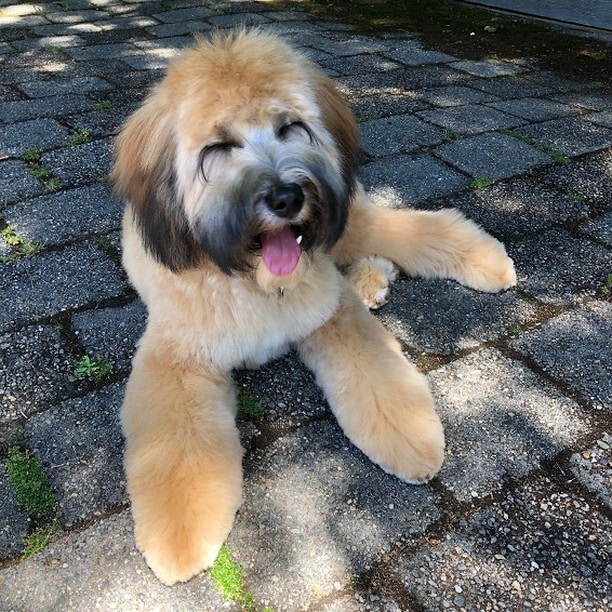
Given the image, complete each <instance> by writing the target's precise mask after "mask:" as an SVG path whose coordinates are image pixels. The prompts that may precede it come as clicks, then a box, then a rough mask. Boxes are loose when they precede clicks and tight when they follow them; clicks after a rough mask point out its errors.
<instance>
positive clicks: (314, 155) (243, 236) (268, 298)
mask: <svg viewBox="0 0 612 612" xmlns="http://www.w3.org/2000/svg"><path fill="white" fill-rule="evenodd" d="M358 148H359V135H358V129H357V126H356V122H355V119H354V117H353V115H352V114H351V112H350V111H349V109H348V106H347V104H346V102H345V100H344V99H343V97H342V95H341V94H340V93H339V91H338V90H337V89H336V87H335V86H334V84H333V82H332V81H331V80H330V79H329V78H328V77H327V76H326V75H325V74H324V73H323V72H322V71H321V70H320V69H319V68H317V67H316V66H315V65H314V64H313V63H311V62H310V61H309V60H308V59H306V58H305V57H304V56H303V55H301V54H300V53H299V52H297V51H296V50H294V49H292V48H291V47H290V46H288V45H286V44H285V43H284V42H282V41H281V40H280V39H279V38H277V37H275V36H274V35H271V34H268V33H265V32H263V31H259V30H240V31H237V32H233V33H231V34H229V35H221V34H216V35H214V36H213V37H212V39H211V40H208V41H205V40H198V41H197V43H196V44H195V46H193V47H192V48H189V49H186V50H185V51H183V52H182V53H181V55H180V56H179V57H178V58H177V59H176V60H175V61H173V62H172V63H171V64H170V66H169V68H168V70H167V73H166V75H165V77H164V78H163V80H162V81H161V83H159V84H158V85H157V86H155V87H154V89H152V91H151V93H150V94H149V96H148V97H147V98H146V100H145V101H144V103H143V104H142V106H141V107H140V108H139V109H138V110H136V111H135V112H134V113H133V115H132V116H131V117H130V118H128V120H127V122H126V123H125V125H124V126H123V128H122V130H121V132H120V134H119V135H118V137H117V140H116V150H115V163H114V168H113V172H112V178H113V181H114V188H115V191H116V194H117V195H118V196H119V197H120V198H122V199H123V200H124V201H125V202H126V209H125V215H124V219H123V234H122V246H123V264H124V267H125V269H126V271H127V274H128V276H129V278H130V281H131V283H132V284H133V286H134V287H135V289H136V290H137V292H138V293H139V295H140V296H141V298H142V299H143V301H144V302H145V303H146V306H147V310H148V321H147V326H146V330H145V332H144V335H143V336H142V338H141V339H140V342H139V344H138V348H137V351H136V353H135V356H134V359H133V365H132V371H131V374H130V376H129V379H128V383H127V388H126V392H125V399H124V403H123V406H122V410H121V422H122V427H123V432H124V435H125V438H126V450H125V459H124V466H125V473H126V480H127V489H128V492H129V495H130V499H131V508H132V514H133V519H134V524H135V537H136V542H137V546H138V548H139V550H140V551H141V552H142V554H143V555H144V557H145V559H146V561H147V563H148V565H149V566H150V568H151V569H152V570H153V572H154V573H155V574H156V575H157V577H158V578H159V579H160V580H161V581H162V582H163V583H166V584H173V583H175V582H178V581H186V580H188V579H189V578H191V577H192V576H194V575H195V574H196V573H198V572H199V571H200V570H202V569H205V568H207V567H210V566H211V565H212V563H213V562H214V560H215V558H216V556H217V553H218V552H219V549H220V547H221V545H222V544H223V542H224V540H225V539H226V537H227V535H228V533H229V531H230V529H231V527H232V523H233V520H234V516H235V514H236V511H237V509H238V507H239V506H240V503H241V487H242V467H241V461H242V455H243V450H242V448H241V445H240V441H239V436H238V431H237V428H236V425H235V414H236V397H235V392H234V389H233V387H232V379H231V371H232V369H234V368H239V367H244V366H247V367H256V366H258V365H260V364H263V363H264V362H266V361H268V360H270V359H274V358H275V357H278V356H280V355H281V354H282V353H283V352H284V351H286V350H288V349H289V348H290V347H292V348H294V349H296V350H297V352H298V354H299V356H300V357H301V359H302V360H303V362H304V363H305V364H306V365H307V366H308V367H309V368H310V369H311V370H312V371H313V372H314V374H315V376H316V379H317V382H318V384H319V385H320V386H321V388H322V389H323V391H324V393H325V397H326V399H327V402H328V403H329V406H330V408H331V410H332V412H333V414H334V415H335V417H336V418H337V420H338V423H339V424H340V426H341V428H342V430H343V431H344V433H345V434H346V436H347V437H348V438H349V439H350V440H351V441H352V442H353V443H354V444H355V445H356V446H357V447H358V448H359V449H361V451H363V452H364V453H365V454H366V455H367V456H368V457H369V458H370V459H371V460H372V461H373V462H374V463H376V464H378V465H379V466H380V467H381V468H382V469H383V470H385V471H386V472H389V473H391V474H394V475H395V476H397V477H398V478H399V479H401V480H403V481H405V482H407V483H422V482H426V481H428V480H430V479H431V478H432V477H433V476H434V475H435V474H436V472H437V471H438V470H439V469H440V466H441V464H442V461H443V456H444V433H443V429H442V426H441V423H440V420H439V418H438V416H437V414H436V412H435V410H434V406H433V401H432V397H431V394H430V391H429V389H428V386H427V383H426V379H425V377H424V376H423V375H422V374H420V373H419V372H418V371H417V370H416V368H415V367H414V366H413V365H412V364H411V363H410V362H409V361H408V360H407V359H406V358H405V356H404V355H403V353H402V350H401V348H400V346H399V343H398V342H397V341H396V339H395V338H394V337H393V336H392V335H391V334H390V333H389V332H387V331H386V330H385V329H384V327H383V326H382V325H381V323H380V322H379V321H378V320H377V319H376V318H375V317H374V316H373V315H372V314H371V313H370V312H369V309H368V307H367V306H370V307H377V306H380V305H381V304H382V303H384V302H385V301H386V299H387V298H388V291H389V288H388V285H389V282H390V281H391V280H392V279H393V276H394V274H395V266H398V267H399V268H400V269H401V270H403V271H404V272H405V273H407V274H408V275H420V276H424V277H429V278H433V277H445V278H451V279H455V280H457V281H459V282H460V283H463V284H465V285H467V286H469V287H473V288H475V289H478V290H481V291H487V292H497V291H500V290H503V289H506V288H508V287H510V286H512V285H513V284H515V282H516V275H515V272H514V267H513V263H512V260H511V259H510V258H509V257H508V255H507V254H506V251H505V249H504V247H503V245H502V244H501V243H500V242H498V241H497V240H496V239H494V238H493V237H491V236H489V235H488V234H486V233H485V232H484V231H483V230H482V229H480V228H479V227H478V226H477V225H475V224H474V223H472V222H471V221H469V220H467V219H465V218H464V217H463V216H462V215H461V214H460V213H459V212H458V211H456V210H452V209H448V210H441V211H435V212H431V211H418V210H410V209H401V210H400V209H391V208H385V207H378V206H375V205H373V203H372V202H371V201H370V200H369V199H368V196H367V195H366V193H365V191H364V189H363V187H362V186H361V184H360V183H359V182H358V180H357V178H356V170H357V165H358ZM364 302H365V305H364Z"/></svg>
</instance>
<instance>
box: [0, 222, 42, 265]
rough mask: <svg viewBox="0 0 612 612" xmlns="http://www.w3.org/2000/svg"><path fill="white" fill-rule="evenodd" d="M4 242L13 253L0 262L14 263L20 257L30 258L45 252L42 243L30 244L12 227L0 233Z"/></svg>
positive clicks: (0, 259)
mask: <svg viewBox="0 0 612 612" xmlns="http://www.w3.org/2000/svg"><path fill="white" fill-rule="evenodd" d="M0 234H1V236H2V240H4V242H5V243H6V244H7V245H8V246H10V247H11V253H10V255H8V256H5V257H2V258H0V261H2V262H7V261H14V260H15V259H19V258H20V257H29V256H30V255H36V253H40V252H41V251H42V250H44V248H45V247H44V245H43V244H42V243H40V242H29V241H28V240H25V239H24V238H23V237H22V236H20V235H19V234H18V233H17V232H16V231H15V230H14V229H13V228H12V227H10V226H8V227H5V228H4V229H3V230H2V232H1V233H0Z"/></svg>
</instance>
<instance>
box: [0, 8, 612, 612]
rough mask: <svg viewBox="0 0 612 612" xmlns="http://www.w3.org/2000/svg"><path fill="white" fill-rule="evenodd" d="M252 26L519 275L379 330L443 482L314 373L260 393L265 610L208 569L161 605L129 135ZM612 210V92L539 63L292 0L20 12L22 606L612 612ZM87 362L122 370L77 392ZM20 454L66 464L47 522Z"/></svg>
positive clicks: (10, 594)
mask: <svg viewBox="0 0 612 612" xmlns="http://www.w3.org/2000/svg"><path fill="white" fill-rule="evenodd" d="M237 23H248V24H258V25H261V26H263V27H265V28H268V29H270V30H271V31H273V32H277V33H278V34H279V35H280V36H282V37H284V38H286V39H287V40H288V41H291V42H292V43H293V44H294V45H296V46H297V47H298V48H300V49H302V50H303V51H304V52H305V53H306V54H308V55H309V56H310V57H311V58H312V59H313V60H315V61H317V62H319V63H320V65H322V66H323V68H324V69H325V70H326V71H327V72H328V73H329V74H330V75H331V76H333V77H334V78H335V79H336V80H337V82H338V84H339V86H340V88H341V89H342V90H343V91H344V92H345V93H346V95H347V96H348V97H349V99H350V101H351V104H352V106H353V108H354V111H355V113H356V115H357V117H358V119H359V121H360V123H361V130H362V135H363V152H362V168H361V177H362V179H363V181H364V183H365V184H366V186H367V187H368V188H369V189H370V190H371V192H372V194H373V197H374V199H375V200H376V201H380V202H387V203H391V204H392V205H395V206H408V205H410V206H415V207H422V208H430V209H436V208H440V207H449V206H454V207H457V208H459V209H461V210H462V211H464V212H465V213H466V214H467V215H468V216H470V217H471V218H473V219H475V220H476V221H477V222H479V223H480V224H482V225H483V226H484V227H485V228H486V229H487V230H489V231H490V232H491V233H493V234H494V235H495V236H497V237H498V238H500V239H501V240H503V241H504V242H505V243H506V244H507V247H508V250H509V252H510V254H511V255H512V257H513V258H514V260H515V262H516V265H517V269H518V276H519V285H518V287H516V288H515V289H513V290H511V291H508V292H505V293H503V294H500V295H489V294H481V293H478V292H475V291H472V290H469V289H466V288H464V287H462V286H459V285H458V284H456V283H453V282H450V281H425V280H419V279H409V278H401V279H400V280H399V281H398V282H397V283H396V284H395V286H394V288H393V296H392V300H391V302H390V303H389V304H388V305H387V306H386V307H385V308H383V309H382V310H381V311H380V313H379V315H378V316H380V318H381V320H382V321H383V322H384V324H385V325H386V326H387V327H388V328H389V329H391V330H392V331H393V332H394V333H395V334H396V335H397V336H398V337H399V338H400V340H401V341H402V342H403V345H404V347H405V350H406V352H407V353H408V354H409V355H410V356H411V357H412V358H413V359H414V360H415V361H416V363H417V364H418V365H419V367H421V369H422V370H423V371H426V372H427V374H428V377H429V380H430V383H431V386H432V389H433V391H434V394H435V396H436V398H437V403H438V407H439V411H440V414H441V417H442V419H443V421H444V424H445V427H446V431H447V439H448V455H447V459H446V463H445V465H444V467H443V469H442V471H441V473H440V475H439V476H438V477H437V478H436V479H435V480H434V481H433V482H432V483H431V484H429V485H427V486H422V487H413V486H409V485H406V484H403V483H401V482H399V481H397V480H396V479H394V478H393V477H391V476H388V475H386V474H384V473H383V472H382V471H381V470H379V469H378V468H376V467H375V466H373V465H372V464H370V463H369V461H367V460H366V459H365V458H364V457H363V456H362V455H361V454H360V452H359V451H357V450H356V449H355V448H353V447H352V446H351V445H350V444H349V443H348V442H347V440H346V439H345V438H344V437H343V435H342V433H341V431H340V430H339V428H338V427H337V426H336V424H335V422H334V420H333V419H332V418H331V416H330V414H329V413H328V410H327V408H326V406H325V402H324V400H323V399H322V396H321V394H320V392H319V391H318V389H317V388H316V387H315V385H314V384H313V380H312V378H311V375H310V374H309V373H308V372H307V371H306V370H305V368H304V367H303V366H302V365H301V364H300V363H299V361H298V360H297V359H296V358H295V356H294V355H288V356H286V357H284V358H282V359H280V360H279V361H276V362H274V363H272V364H269V365H268V366H266V367H264V368H263V369H262V370H260V371H249V372H239V373H237V375H236V379H237V384H238V387H239V389H240V391H241V392H242V393H244V394H245V395H247V396H251V397H253V398H255V399H256V400H257V401H258V402H259V404H260V405H261V407H263V409H264V412H263V416H260V417H256V418H254V419H249V418H248V417H246V416H240V417H239V424H240V429H241V433H242V438H243V442H244V444H245V446H246V448H247V454H246V458H245V471H246V477H245V481H246V482H245V501H244V504H243V506H242V508H241V510H240V512H239V514H238V517H237V520H236V524H235V528H234V530H233V531H232V533H231V536H230V538H229V542H228V544H229V548H230V550H231V554H232V556H233V559H234V561H235V562H236V563H237V564H240V565H241V566H242V567H243V568H244V575H245V582H244V587H243V588H244V590H245V592H246V591H248V593H249V594H250V596H251V597H252V599H249V600H248V601H249V602H250V603H247V604H244V603H243V604H240V603H235V602H234V603H232V602H231V601H228V600H226V599H224V598H223V595H222V593H221V591H220V590H219V588H218V587H217V586H216V585H215V583H214V582H213V580H212V579H211V577H210V575H209V574H208V573H203V574H201V575H199V576H197V577H196V578H194V579H193V580H191V581H190V582H189V583H187V584H184V585H179V586H175V587H171V588H169V587H164V586H162V585H160V584H159V583H158V582H157V581H156V580H155V579H154V577H153V576H152V574H151V573H150V572H149V570H148V569H147V567H146V565H145V564H144V562H143V560H142V558H141V557H140V555H139V554H138V553H137V551H136V549H135V546H134V540H133V533H132V524H131V518H130V515H129V509H128V500H127V497H126V492H125V488H124V484H125V483H124V481H123V474H122V469H121V453H122V445H123V441H122V438H121V433H120V428H119V423H118V409H119V406H120V403H121V397H122V392H123V388H124V384H125V379H126V376H127V374H128V372H129V367H130V365H129V362H130V357H131V355H132V351H133V347H134V344H135V342H136V340H137V339H138V337H139V334H140V333H141V331H142V329H143V322H144V319H145V312H144V309H143V306H142V304H141V303H140V302H139V301H138V299H137V298H136V296H135V294H134V292H133V291H132V290H131V289H130V287H129V286H128V283H127V282H126V278H125V276H124V274H123V272H122V270H121V267H120V263H119V259H120V255H119V249H120V246H119V224H120V215H121V206H120V204H118V203H117V202H115V201H113V200H112V199H111V197H110V195H109V188H108V185H107V184H106V181H105V179H106V176H107V172H108V169H109V164H110V160H111V147H112V140H113V135H114V134H115V132H116V130H117V127H118V126H119V125H120V124H121V122H122V121H123V120H124V119H125V117H126V116H127V115H128V114H129V113H130V112H131V111H132V110H133V109H134V107H135V105H136V104H137V103H138V101H139V100H141V99H142V97H143V95H144V93H145V92H146V90H147V88H148V86H149V85H150V84H151V83H153V82H154V81H155V80H156V79H158V78H159V77H160V75H161V72H162V70H163V67H164V66H165V65H166V62H167V60H168V58H170V57H171V56H173V55H174V54H175V52H176V50H177V49H179V48H180V47H182V46H184V45H187V44H189V43H190V41H191V36H190V33H192V32H202V33H203V34H204V35H206V33H207V32H208V31H210V30H211V29H212V28H214V27H221V28H225V27H230V26H233V25H235V24H237ZM608 84H609V83H608ZM611 202H612V95H611V91H610V90H607V89H606V84H602V83H585V82H581V81H578V80H574V79H572V78H569V77H567V76H561V75H559V74H555V73H554V72H551V71H547V70H542V69H540V68H539V67H538V61H537V58H524V59H523V60H520V61H503V60H486V59H485V60H481V61H473V60H470V61H468V60H466V59H465V58H462V57H453V56H451V55H448V54H446V53H441V52H439V51H438V50H436V49H434V48H424V47H423V46H422V44H421V43H419V40H418V38H417V37H415V36H414V35H411V34H410V33H405V34H392V35H391V34H390V35H387V36H379V37H376V36H365V35H361V34H359V33H357V32H356V31H355V30H354V28H352V27H351V26H349V25H347V24H339V23H331V22H323V21H320V20H316V19H314V18H313V17H310V16H309V15H308V14H307V13H304V12H298V11H286V10H280V9H278V8H277V7H275V4H274V3H256V2H230V1H225V2H212V1H207V2H196V1H195V0H182V1H177V2H147V1H139V0H92V1H89V2H86V1H84V0H62V1H61V2H60V1H57V2H42V3H38V4H37V5H36V6H33V5H30V4H24V3H12V2H10V1H7V0H0V206H1V212H0V229H2V236H3V239H2V240H0V257H2V263H0V271H1V279H2V280H1V283H0V299H1V307H0V351H1V352H0V359H1V361H0V452H1V454H2V459H3V463H2V464H0V556H1V558H2V559H3V560H4V561H3V562H2V565H0V609H2V610H15V611H26V610H27V611H36V612H38V611H42V610H49V611H51V610H53V611H57V610H93V609H100V610H110V609H119V610H219V609H233V608H239V607H240V606H241V605H243V606H246V607H249V606H250V608H251V609H253V608H257V609H263V608H264V607H265V606H269V607H270V608H272V609H274V610H281V609H286V610H297V609H303V608H311V609H315V610H325V611H332V610H334V611H344V610H348V611H353V610H363V609H371V610H398V609H401V610H444V609H465V610H471V609H472V610H498V609H513V610H520V609H529V608H530V609H532V610H563V611H564V610H609V609H610V608H611V607H612V602H611V596H610V593H611V591H610V580H611V579H612V562H611V556H612V535H611V533H612V529H611V527H612V526H611V522H610V516H611V515H610V504H611V497H612V491H611V484H610V483H611V474H612V470H611V467H610V462H611V461H612V454H611V450H610V446H611V445H612V438H611V437H610V435H609V434H610V428H609V425H610V410H611V399H610V398H611V396H612V393H611V391H612V375H611V374H612V372H611V363H612V359H611V346H612V343H611V341H610V338H611V337H612V306H611V304H610V301H609V295H610V292H611V291H612V276H610V273H611V272H612V256H611V251H610V247H611V237H612V232H611V226H612V213H611V211H610V208H611V207H610V204H611ZM40 245H43V246H42V247H41V246H40ZM23 253H30V254H29V255H27V256H24V255H23ZM83 356H88V357H90V358H99V359H104V360H107V362H111V363H112V365H113V370H112V373H111V374H110V375H107V376H106V377H105V378H102V379H101V380H98V381H96V380H92V379H87V378H80V377H79V376H77V375H76V373H75V362H77V361H78V360H79V359H80V358H82V357H83ZM12 447H17V448H19V449H21V451H24V452H25V451H29V453H31V455H30V456H33V457H35V458H36V459H37V460H38V461H39V462H40V463H41V464H42V466H43V468H44V471H45V473H46V476H47V478H48V484H49V486H50V488H51V491H52V493H53V496H54V498H55V500H56V502H57V503H56V506H55V508H54V509H52V510H48V511H47V512H46V514H44V515H43V516H42V517H39V518H36V517H34V516H32V515H31V513H30V515H29V514H28V512H27V511H26V510H25V509H24V508H23V507H21V506H20V505H18V504H17V502H16V499H15V495H14V490H13V488H12V486H11V484H10V482H9V471H8V470H7V469H6V468H5V464H6V459H7V457H8V456H9V449H10V448H12ZM49 530H51V531H53V532H54V533H55V539H54V540H53V541H52V542H51V543H50V544H48V545H47V546H46V547H45V548H44V549H43V550H42V552H39V553H38V554H35V555H33V556H31V557H29V558H28V559H26V560H22V552H23V550H24V548H25V547H26V546H30V545H31V543H32V534H33V533H41V532H44V531H49ZM243 601H246V600H243ZM253 602H254V603H253Z"/></svg>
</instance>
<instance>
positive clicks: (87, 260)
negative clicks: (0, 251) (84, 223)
mask: <svg viewBox="0 0 612 612" xmlns="http://www.w3.org/2000/svg"><path fill="white" fill-rule="evenodd" d="M2 265H3V279H2V280H3V283H2V286H1V287H0V298H2V301H3V302H4V303H5V308H4V309H2V310H1V311H0V329H3V328H8V327H11V326H14V325H22V324H23V323H24V322H26V321H27V320H28V319H38V318H41V317H49V316H52V315H55V314H58V313H60V312H62V311H64V310H67V309H72V308H77V307H81V306H84V305H86V304H88V303H95V302H96V301H99V300H103V299H108V298H113V297H115V296H116V295H117V294H119V293H121V292H122V291H124V289H125V287H126V284H125V281H124V280H123V278H122V276H121V274H120V273H119V270H118V269H117V267H116V265H115V264H114V263H112V262H110V261H109V260H108V259H107V258H106V257H105V256H104V254H103V253H102V251H101V250H100V249H97V248H96V247H95V246H93V245H90V244H85V245H84V246H68V247H66V248H64V249H63V250H59V251H50V252H49V253H47V254H46V255H44V256H42V255H41V254H39V255H37V256H34V257H31V258H28V259H22V260H19V261H14V262H11V263H7V264H2ZM83 266H86V267H87V274H86V275H83Z"/></svg>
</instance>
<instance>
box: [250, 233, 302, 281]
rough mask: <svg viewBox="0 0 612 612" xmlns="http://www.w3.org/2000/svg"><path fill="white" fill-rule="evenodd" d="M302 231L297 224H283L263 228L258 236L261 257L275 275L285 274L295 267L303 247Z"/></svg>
mask: <svg viewBox="0 0 612 612" xmlns="http://www.w3.org/2000/svg"><path fill="white" fill-rule="evenodd" d="M302 239H303V233H302V232H301V230H300V228H299V226H292V225H285V226H283V227H282V228H280V229H270V230H265V231H263V232H262V233H261V234H259V236H258V242H259V244H260V245H261V258H262V261H263V263H264V265H265V266H266V268H267V269H268V271H269V272H270V273H272V274H274V275H275V276H287V275H289V274H291V273H292V272H293V271H294V270H295V268H296V267H297V265H298V263H299V261H300V257H301V256H302V248H303V240H302Z"/></svg>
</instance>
